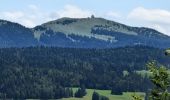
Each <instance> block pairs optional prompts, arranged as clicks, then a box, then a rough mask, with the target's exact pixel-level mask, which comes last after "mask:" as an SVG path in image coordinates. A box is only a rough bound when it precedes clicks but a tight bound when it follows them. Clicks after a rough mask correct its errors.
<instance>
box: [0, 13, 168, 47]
mask: <svg viewBox="0 0 170 100" xmlns="http://www.w3.org/2000/svg"><path fill="white" fill-rule="evenodd" d="M165 34H166V33H161V32H159V31H157V30H154V29H150V28H145V27H131V26H128V25H124V24H121V23H118V22H115V21H111V20H107V19H104V18H96V17H94V16H93V17H91V18H61V19H57V20H54V21H50V22H47V23H44V24H42V25H39V26H36V27H34V28H31V29H30V28H26V27H25V26H22V25H20V24H17V23H13V22H10V21H5V20H0V48H4V47H29V46H40V45H41V46H49V47H50V46H54V47H66V48H68V47H71V48H117V47H125V46H135V45H144V46H152V47H156V48H168V47H170V37H169V36H167V35H165Z"/></svg>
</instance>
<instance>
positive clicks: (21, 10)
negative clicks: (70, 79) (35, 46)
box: [0, 0, 170, 35]
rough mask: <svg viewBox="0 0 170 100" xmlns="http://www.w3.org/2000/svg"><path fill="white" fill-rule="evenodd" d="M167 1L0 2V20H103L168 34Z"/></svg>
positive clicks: (169, 14)
mask: <svg viewBox="0 0 170 100" xmlns="http://www.w3.org/2000/svg"><path fill="white" fill-rule="evenodd" d="M169 4H170V0H0V19H5V20H9V21H13V22H17V23H20V24H22V25H25V26H27V27H34V26H36V25H39V24H42V23H44V22H47V21H50V20H55V19H58V18H61V17H75V18H81V17H89V16H91V15H92V14H94V15H95V16H96V17H103V18H106V19H109V20H113V21H117V22H120V23H124V24H127V25H130V26H139V27H150V28H154V29H156V30H159V31H160V32H163V33H165V34H168V35H170V28H169V27H170V6H169Z"/></svg>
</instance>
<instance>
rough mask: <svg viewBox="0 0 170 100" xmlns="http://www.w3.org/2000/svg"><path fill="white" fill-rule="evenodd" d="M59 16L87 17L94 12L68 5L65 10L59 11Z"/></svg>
mask: <svg viewBox="0 0 170 100" xmlns="http://www.w3.org/2000/svg"><path fill="white" fill-rule="evenodd" d="M56 14H57V15H58V17H60V18H61V17H71V18H85V17H89V16H91V15H92V12H90V11H88V10H83V9H81V8H79V7H77V6H73V5H66V6H65V7H64V9H63V10H60V11H57V12H56Z"/></svg>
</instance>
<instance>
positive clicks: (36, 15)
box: [0, 5, 92, 27]
mask: <svg viewBox="0 0 170 100" xmlns="http://www.w3.org/2000/svg"><path fill="white" fill-rule="evenodd" d="M91 15H92V12H90V11H88V10H84V9H81V8H79V7H77V6H74V5H66V6H64V7H63V9H60V10H58V11H55V12H45V11H42V10H41V9H40V8H39V7H38V6H36V5H28V7H27V8H26V9H23V10H22V11H6V12H0V19H5V20H9V21H13V22H17V23H20V24H22V25H24V26H26V27H34V26H36V25H39V24H42V23H44V22H47V21H51V20H55V19H58V18H61V17H71V18H85V17H89V16H91Z"/></svg>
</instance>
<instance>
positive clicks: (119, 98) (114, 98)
mask: <svg viewBox="0 0 170 100" xmlns="http://www.w3.org/2000/svg"><path fill="white" fill-rule="evenodd" d="M76 90H77V88H73V91H74V92H75V91H76ZM86 90H87V95H86V96H84V98H63V99H61V100H91V99H92V94H93V92H94V89H86ZM95 91H96V92H98V93H99V94H100V95H103V96H106V97H108V98H109V100H133V99H132V97H131V96H132V95H134V93H131V92H124V93H123V95H111V94H110V93H111V91H110V90H95ZM135 94H136V95H139V96H141V97H142V98H143V100H144V96H145V93H140V92H138V93H135Z"/></svg>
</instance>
